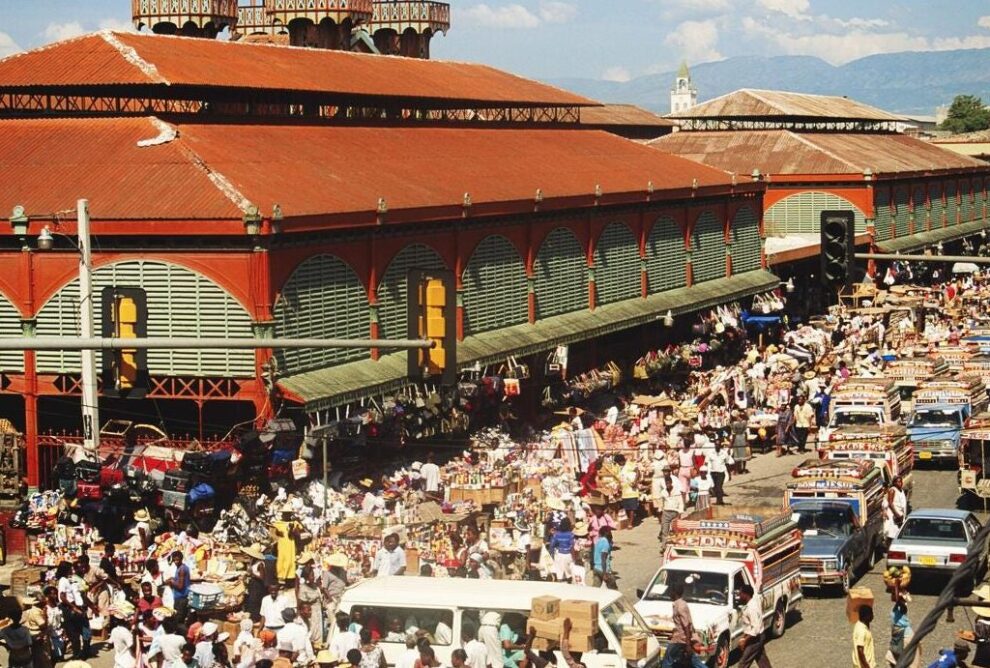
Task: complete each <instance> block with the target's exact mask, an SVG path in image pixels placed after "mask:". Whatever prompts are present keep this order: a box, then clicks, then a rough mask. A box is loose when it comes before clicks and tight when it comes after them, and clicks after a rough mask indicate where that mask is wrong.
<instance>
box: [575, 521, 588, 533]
mask: <svg viewBox="0 0 990 668" xmlns="http://www.w3.org/2000/svg"><path fill="white" fill-rule="evenodd" d="M573 531H574V535H575V536H587V535H588V523H587V522H583V521H582V522H575V523H574V529H573Z"/></svg>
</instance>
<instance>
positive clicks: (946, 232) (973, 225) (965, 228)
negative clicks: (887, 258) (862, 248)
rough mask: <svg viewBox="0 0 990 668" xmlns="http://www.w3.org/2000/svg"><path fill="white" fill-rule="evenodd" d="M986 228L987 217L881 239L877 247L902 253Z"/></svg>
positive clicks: (989, 227) (883, 250) (989, 224)
mask: <svg viewBox="0 0 990 668" xmlns="http://www.w3.org/2000/svg"><path fill="white" fill-rule="evenodd" d="M986 229H990V222H988V221H987V220H986V219H983V220H973V221H970V222H968V223H961V224H959V225H953V226H951V227H940V228H938V229H935V230H931V231H929V232H919V233H918V234H912V235H910V236H907V237H900V238H898V239H891V240H890V241H881V242H880V243H878V244H877V248H878V249H879V250H880V252H881V253H902V252H904V251H913V250H918V249H920V248H924V247H925V246H932V245H935V244H937V243H938V242H939V241H953V240H954V239H961V238H962V237H968V236H969V235H971V234H978V233H979V232H980V231H981V230H986Z"/></svg>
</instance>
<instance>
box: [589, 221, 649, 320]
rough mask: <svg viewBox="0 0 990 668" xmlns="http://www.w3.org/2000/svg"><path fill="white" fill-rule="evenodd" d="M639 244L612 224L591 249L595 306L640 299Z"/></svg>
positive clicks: (627, 229)
mask: <svg viewBox="0 0 990 668" xmlns="http://www.w3.org/2000/svg"><path fill="white" fill-rule="evenodd" d="M640 266H641V265H640V261H639V244H637V243H636V237H634V236H633V233H632V232H630V231H629V228H628V227H626V226H625V225H623V224H622V223H612V224H611V225H609V226H608V227H606V228H605V229H604V230H602V235H601V237H599V239H598V248H596V249H595V287H596V288H597V290H598V300H597V302H598V303H599V304H611V303H612V302H618V301H622V300H623V299H633V298H635V297H639V296H641V295H642V290H641V287H640V286H641V284H642V281H641V276H642V270H641V269H640Z"/></svg>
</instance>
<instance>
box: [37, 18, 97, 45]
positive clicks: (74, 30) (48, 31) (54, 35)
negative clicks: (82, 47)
mask: <svg viewBox="0 0 990 668" xmlns="http://www.w3.org/2000/svg"><path fill="white" fill-rule="evenodd" d="M41 34H42V35H44V36H45V39H47V40H48V41H49V42H60V41H62V40H64V39H72V38H73V37H79V35H85V34H86V30H85V29H84V28H83V27H82V24H81V23H79V22H78V21H69V22H68V23H49V24H48V25H47V26H46V27H45V29H44V30H43V31H42V33H41Z"/></svg>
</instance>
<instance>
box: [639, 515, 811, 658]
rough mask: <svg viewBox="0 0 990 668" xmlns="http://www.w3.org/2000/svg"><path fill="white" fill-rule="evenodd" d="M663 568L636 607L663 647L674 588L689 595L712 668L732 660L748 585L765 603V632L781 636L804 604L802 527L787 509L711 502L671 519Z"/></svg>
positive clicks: (668, 632) (641, 593)
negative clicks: (707, 506) (789, 617)
mask: <svg viewBox="0 0 990 668" xmlns="http://www.w3.org/2000/svg"><path fill="white" fill-rule="evenodd" d="M672 528H673V531H672V533H671V536H670V541H669V542H668V543H667V547H666V549H665V551H664V554H663V558H662V561H661V563H662V565H661V566H660V569H659V570H658V571H657V572H656V574H655V575H654V576H653V578H652V579H651V580H650V582H649V584H648V585H647V587H646V588H645V589H644V590H640V591H639V592H638V596H639V602H638V603H636V605H635V606H634V607H635V608H636V610H637V612H639V614H640V615H641V616H642V617H643V619H644V620H645V621H646V624H647V626H648V627H649V628H650V630H651V631H653V633H654V635H656V636H657V638H658V639H659V640H660V642H661V644H663V645H664V646H666V644H667V643H669V641H670V635H671V633H672V631H673V623H672V613H673V601H672V599H671V595H670V591H671V587H672V586H673V585H674V584H675V583H682V584H684V600H685V602H686V603H687V604H688V607H689V608H690V609H691V618H692V620H693V621H694V627H695V629H696V630H697V632H698V634H699V635H700V637H701V642H702V644H703V645H705V646H706V647H707V648H708V649H706V650H705V651H704V652H703V653H702V655H701V658H702V659H703V660H705V661H707V662H708V663H709V665H710V666H713V667H714V668H725V667H726V666H728V665H729V656H730V655H731V653H732V651H733V650H734V649H735V648H736V647H738V645H739V638H740V636H741V635H742V620H741V614H742V604H741V603H740V602H739V600H738V592H739V589H740V587H742V585H744V584H748V585H750V586H752V587H753V589H754V590H755V591H756V595H757V596H758V597H759V600H760V601H761V603H762V606H763V616H764V620H765V623H766V627H767V633H768V635H769V637H771V638H779V637H780V636H782V635H783V634H784V631H785V630H786V627H787V615H788V613H790V612H791V611H792V610H797V609H799V607H800V603H801V600H802V598H803V596H802V593H801V581H800V555H801V532H800V531H799V530H798V527H797V523H796V522H795V521H794V520H793V519H792V518H791V515H790V513H789V512H786V511H785V512H782V511H781V509H780V507H776V508H743V507H735V508H732V509H729V508H726V507H725V506H714V507H713V508H711V509H709V510H708V511H701V514H695V515H691V516H688V517H686V518H678V519H677V520H675V521H674V525H673V527H672Z"/></svg>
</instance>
